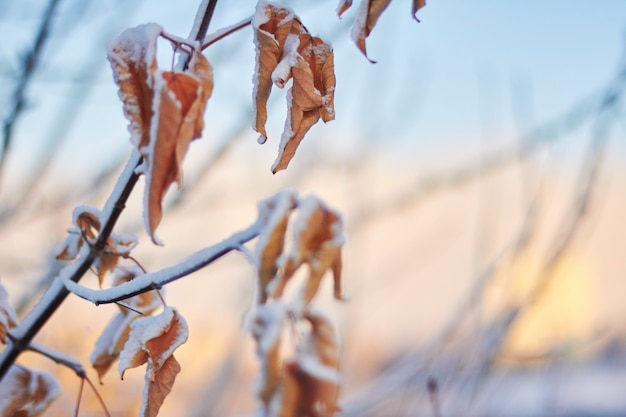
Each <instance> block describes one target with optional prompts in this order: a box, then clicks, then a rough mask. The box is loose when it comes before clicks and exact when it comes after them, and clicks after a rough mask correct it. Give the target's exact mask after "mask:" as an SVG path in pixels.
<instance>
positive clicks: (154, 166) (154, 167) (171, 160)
mask: <svg viewBox="0 0 626 417" xmlns="http://www.w3.org/2000/svg"><path fill="white" fill-rule="evenodd" d="M194 55H195V56H194V57H193V59H192V69H191V71H190V72H181V71H167V72H157V73H156V74H155V76H154V79H155V86H154V89H155V92H154V94H155V106H154V107H155V113H154V116H153V118H152V125H151V132H152V133H151V137H150V145H149V147H148V149H147V150H146V149H144V157H145V158H146V161H147V165H148V168H147V173H148V175H147V176H146V196H145V210H146V228H147V229H148V233H149V234H150V235H151V237H152V240H153V242H154V243H157V244H159V243H160V242H159V240H158V238H157V237H156V236H155V234H154V231H155V230H156V227H157V226H158V225H159V223H160V221H161V216H162V211H163V209H162V201H163V198H164V196H165V193H166V192H167V190H168V189H169V187H170V185H172V183H174V182H177V183H178V185H179V186H182V179H183V178H182V169H181V165H182V161H183V158H184V157H185V154H186V153H187V150H188V148H189V144H190V143H191V141H192V140H194V139H197V138H199V137H200V136H201V133H202V127H203V122H202V121H201V120H199V119H202V118H203V116H204V109H205V107H206V103H207V100H208V98H209V96H210V95H211V91H212V88H213V80H212V73H211V67H210V64H209V62H208V61H207V60H206V58H205V57H204V56H203V55H202V54H201V53H199V52H198V53H194ZM140 150H141V149H140Z"/></svg>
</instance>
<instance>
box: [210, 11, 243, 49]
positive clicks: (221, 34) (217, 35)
mask: <svg viewBox="0 0 626 417" xmlns="http://www.w3.org/2000/svg"><path fill="white" fill-rule="evenodd" d="M252 18H253V16H250V17H246V18H245V19H243V20H242V21H241V22H238V23H235V24H233V25H230V26H227V27H225V28H222V29H220V30H218V31H216V32H213V33H212V34H210V35H209V36H207V37H206V38H204V41H203V42H202V46H201V47H200V50H205V49H206V48H208V47H209V46H211V45H213V44H214V43H215V42H217V41H219V40H220V39H224V38H225V37H227V36H228V35H231V34H233V33H235V32H237V31H238V30H240V29H243V28H245V27H246V26H249V25H251V24H252Z"/></svg>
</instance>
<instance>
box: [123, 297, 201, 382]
mask: <svg viewBox="0 0 626 417" xmlns="http://www.w3.org/2000/svg"><path fill="white" fill-rule="evenodd" d="M130 328H131V330H130V335H129V338H128V341H127V342H126V344H125V345H124V348H123V349H122V352H120V363H119V366H118V367H119V372H120V374H121V376H122V377H123V376H124V372H125V371H126V370H127V369H129V368H135V367H137V366H140V365H143V364H144V363H146V362H148V369H147V373H148V376H149V378H150V379H151V380H152V379H153V378H154V375H155V373H156V372H158V370H159V368H161V366H163V364H164V363H165V361H166V360H167V359H168V358H169V357H170V356H172V354H173V353H174V351H175V350H176V348H178V347H179V346H180V345H182V344H183V343H185V341H187V336H188V334H189V332H188V328H187V322H186V321H185V319H184V318H183V317H182V316H181V315H180V314H179V313H178V310H176V309H175V308H173V307H166V308H165V309H164V310H163V312H162V313H161V314H159V315H156V316H149V317H140V318H138V319H136V320H135V321H133V323H132V324H131V326H130Z"/></svg>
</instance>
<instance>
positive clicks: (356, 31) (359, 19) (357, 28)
mask: <svg viewBox="0 0 626 417" xmlns="http://www.w3.org/2000/svg"><path fill="white" fill-rule="evenodd" d="M368 6H369V2H368V1H362V2H361V4H360V5H359V8H358V11H357V13H356V17H355V18H354V23H353V24H352V29H351V30H350V38H352V40H353V41H354V42H355V43H356V42H358V40H359V38H360V37H361V33H362V32H364V31H365V28H366V25H367V12H368V10H367V9H368Z"/></svg>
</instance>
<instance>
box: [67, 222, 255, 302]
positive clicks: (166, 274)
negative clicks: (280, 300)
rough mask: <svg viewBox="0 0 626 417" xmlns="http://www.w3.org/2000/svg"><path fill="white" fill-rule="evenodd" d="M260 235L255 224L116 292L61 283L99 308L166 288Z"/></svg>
mask: <svg viewBox="0 0 626 417" xmlns="http://www.w3.org/2000/svg"><path fill="white" fill-rule="evenodd" d="M259 232H260V224H259V222H255V223H254V224H252V225H251V226H250V227H248V228H247V229H244V230H242V231H240V232H237V233H234V234H233V235H232V236H230V237H228V238H226V239H224V240H223V241H221V242H219V243H217V244H215V245H213V246H209V247H207V248H204V249H202V250H200V251H198V252H196V253H194V254H193V255H191V256H190V257H188V258H187V259H185V260H183V261H182V262H180V263H178V264H175V265H172V266H169V267H167V268H163V269H161V270H160V271H156V272H152V273H148V274H145V275H141V276H138V277H136V278H135V279H133V280H132V281H130V282H127V283H124V284H121V285H118V286H116V287H113V288H108V289H104V290H93V289H90V288H87V287H84V286H82V285H79V284H77V283H75V282H74V281H72V280H70V279H68V278H66V277H64V276H59V280H61V282H62V283H63V285H65V288H66V289H67V290H68V291H70V292H72V293H74V294H76V295H77V296H79V297H81V298H84V299H85V300H87V301H90V302H92V303H94V304H96V305H98V304H109V303H115V302H118V301H121V300H125V299H127V298H130V297H132V296H135V295H138V294H142V293H144V292H146V291H150V290H153V289H158V288H161V287H162V286H163V285H165V284H168V283H170V282H172V281H176V280H177V279H179V278H183V277H185V276H187V275H189V274H191V273H193V272H196V271H198V270H199V269H201V268H204V267H205V266H207V265H209V264H211V263H213V262H215V261H216V260H217V259H219V258H221V257H222V256H224V255H226V254H227V253H230V252H232V251H237V250H240V248H241V246H242V245H243V244H244V243H246V242H248V241H250V240H252V239H254V238H255V237H257V236H258V234H259Z"/></svg>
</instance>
